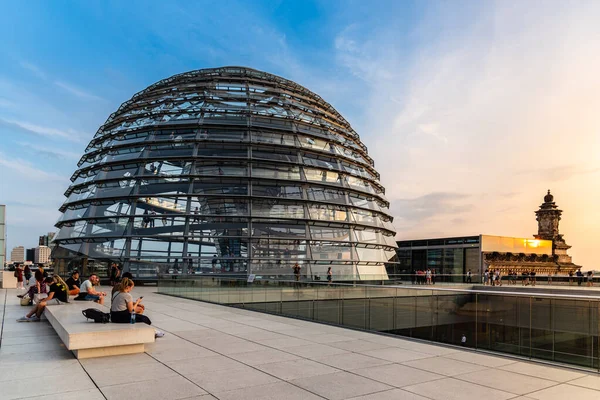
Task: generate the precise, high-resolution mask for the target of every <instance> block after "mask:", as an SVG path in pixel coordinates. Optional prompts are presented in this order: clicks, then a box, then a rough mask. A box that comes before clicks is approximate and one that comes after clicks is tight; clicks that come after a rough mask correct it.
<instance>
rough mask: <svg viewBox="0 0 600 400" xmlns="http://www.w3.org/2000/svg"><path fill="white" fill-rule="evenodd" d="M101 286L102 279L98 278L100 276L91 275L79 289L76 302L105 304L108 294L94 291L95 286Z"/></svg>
mask: <svg viewBox="0 0 600 400" xmlns="http://www.w3.org/2000/svg"><path fill="white" fill-rule="evenodd" d="M99 284H100V278H98V275H96V274H92V275H90V277H89V279H88V280H86V281H84V282H83V283H82V284H81V286H80V287H79V295H78V296H77V297H75V300H85V301H95V302H96V303H98V304H104V296H106V293H104V292H98V291H97V290H96V289H94V286H95V285H99Z"/></svg>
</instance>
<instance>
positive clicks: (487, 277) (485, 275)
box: [483, 269, 490, 286]
mask: <svg viewBox="0 0 600 400" xmlns="http://www.w3.org/2000/svg"><path fill="white" fill-rule="evenodd" d="M489 281H490V271H489V270H487V269H486V270H485V272H484V273H483V285H484V286H487V284H488V283H489Z"/></svg>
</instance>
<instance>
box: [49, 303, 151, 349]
mask: <svg viewBox="0 0 600 400" xmlns="http://www.w3.org/2000/svg"><path fill="white" fill-rule="evenodd" d="M86 308H97V309H98V310H100V311H103V312H109V309H108V308H107V307H105V306H101V305H100V304H97V303H94V302H91V301H73V300H71V302H70V303H69V304H63V305H59V306H49V307H46V311H45V312H44V315H45V316H46V318H48V321H49V322H50V324H51V325H52V327H53V328H54V330H55V331H56V333H57V334H58V336H59V337H60V338H61V340H62V341H63V343H64V344H65V346H66V347H67V349H69V350H71V351H72V352H73V354H75V357H77V358H92V357H104V356H114V355H120V354H133V353H143V352H144V346H145V344H146V343H154V340H155V339H154V328H152V327H150V326H148V325H146V324H113V323H110V322H109V323H106V324H99V323H95V322H94V321H92V320H86V318H85V317H84V316H83V315H82V314H81V311H82V310H85V309H86Z"/></svg>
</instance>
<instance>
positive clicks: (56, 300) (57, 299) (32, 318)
mask: <svg viewBox="0 0 600 400" xmlns="http://www.w3.org/2000/svg"><path fill="white" fill-rule="evenodd" d="M44 283H46V285H50V289H49V290H48V297H46V298H45V299H42V300H40V302H39V303H37V304H36V305H35V307H33V309H32V310H31V311H30V312H29V313H28V314H27V315H26V316H24V317H22V318H19V319H18V320H17V321H18V322H37V321H39V320H40V317H41V316H42V313H43V312H44V309H45V308H46V306H52V305H60V304H64V303H67V302H68V301H69V292H68V291H67V288H66V287H65V284H64V282H63V280H62V279H60V278H58V277H54V278H46V279H44Z"/></svg>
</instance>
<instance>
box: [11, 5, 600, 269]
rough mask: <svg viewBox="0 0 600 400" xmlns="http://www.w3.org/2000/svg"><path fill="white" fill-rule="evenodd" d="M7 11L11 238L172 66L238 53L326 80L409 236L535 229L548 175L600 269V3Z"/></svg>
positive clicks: (206, 64) (44, 210) (278, 69)
mask: <svg viewBox="0 0 600 400" xmlns="http://www.w3.org/2000/svg"><path fill="white" fill-rule="evenodd" d="M2 8H3V10H2V13H0V38H2V40H0V204H6V205H7V234H8V240H7V252H8V253H9V254H10V249H11V248H12V247H13V246H17V245H24V246H26V247H33V246H35V245H36V244H37V238H38V236H39V235H42V234H44V233H46V232H49V231H54V230H55V228H54V223H55V222H56V220H57V219H58V217H59V215H60V213H59V212H58V208H59V206H60V205H61V204H62V203H63V202H64V200H65V198H64V195H63V193H64V191H65V190H66V189H67V187H68V185H69V183H70V181H69V178H70V176H71V175H72V174H73V172H74V171H75V169H76V167H77V161H78V160H79V158H80V156H81V155H82V154H83V151H84V149H85V147H86V145H87V143H88V142H89V140H90V139H91V138H92V136H93V135H94V133H95V132H96V130H97V129H98V127H99V126H100V125H101V124H102V123H103V122H104V121H105V120H106V118H107V117H108V116H109V115H110V113H112V112H113V111H115V110H116V109H117V108H118V106H119V105H120V104H121V103H122V102H124V101H126V100H128V99H129V98H130V97H131V96H132V95H133V94H134V93H136V92H138V91H140V90H142V89H144V88H145V87H147V86H149V85H151V84H152V83H154V82H156V81H158V80H161V79H163V78H166V77H168V76H171V75H173V74H177V73H181V72H185V71H189V70H194V69H200V68H210V67H218V66H225V65H241V66H248V67H252V68H256V69H259V70H263V71H267V72H270V73H273V74H276V75H279V76H282V77H284V78H287V79H291V80H293V81H295V82H297V83H299V84H301V85H303V86H305V87H307V88H308V89H310V90H312V91H314V92H316V93H318V94H319V95H321V96H322V97H323V98H324V99H325V100H326V101H328V102H329V103H331V104H332V105H333V106H334V107H335V108H336V109H337V110H338V111H339V112H340V113H341V114H342V115H343V116H344V117H345V118H346V119H347V120H348V121H349V122H350V123H351V124H352V126H353V127H354V128H355V130H356V131H357V132H358V133H359V134H360V136H361V139H362V141H363V142H364V143H365V144H366V145H367V147H368V149H369V154H370V155H371V156H372V157H373V159H374V160H375V166H376V168H377V170H378V171H379V172H380V173H381V181H382V183H383V185H384V186H385V187H386V189H387V191H386V196H387V198H388V199H389V200H390V202H391V207H390V212H391V213H392V215H393V216H394V226H395V228H396V230H397V232H398V233H397V238H398V239H413V238H424V237H446V236H457V235H473V234H475V235H476V234H492V235H504V236H517V237H531V235H533V234H534V233H536V232H537V223H536V221H535V215H534V211H535V210H537V208H538V207H539V205H540V204H541V203H542V201H543V196H544V194H545V193H546V190H548V189H551V190H552V193H553V194H554V195H555V201H556V202H557V204H558V205H559V206H560V208H561V209H563V210H564V213H563V218H562V220H561V225H560V228H561V233H563V234H564V237H565V239H566V241H567V243H569V244H570V245H572V246H573V248H572V249H571V250H570V254H571V255H572V256H573V258H574V262H575V263H577V264H580V265H583V266H584V269H600V252H598V250H597V248H598V246H597V242H598V239H599V238H600V206H599V205H600V186H599V184H598V182H599V179H600V112H599V110H600V72H599V71H600V24H599V23H598V21H599V20H600V2H597V1H593V0H590V1H574V0H571V1H551V0H548V1H539V2H538V1H534V0H531V1H527V2H522V1H511V0H503V1H498V2H495V1H483V2H474V1H452V2H447V1H438V2H431V1H414V2H411V1H395V0H392V1H377V0H371V1H369V2H366V1H362V0H361V1H353V0H349V1H337V0H323V1H310V0H306V1H277V0H271V1H260V0H256V1H251V2H248V1H232V0H219V1H198V2H189V1H169V2H165V1H160V2H159V1H126V2H125V1H93V0H92V1H86V2H81V1H60V0H56V1H52V2H45V1H36V0H32V1H28V2H3V7H2Z"/></svg>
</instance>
